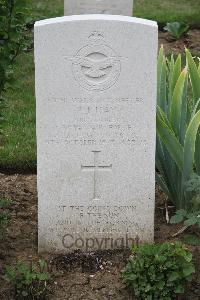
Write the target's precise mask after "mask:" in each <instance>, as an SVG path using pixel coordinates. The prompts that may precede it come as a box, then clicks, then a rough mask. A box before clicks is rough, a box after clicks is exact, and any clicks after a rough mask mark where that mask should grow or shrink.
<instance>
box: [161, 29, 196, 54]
mask: <svg viewBox="0 0 200 300" xmlns="http://www.w3.org/2000/svg"><path fill="white" fill-rule="evenodd" d="M161 45H163V46H164V49H165V53H166V54H170V53H172V52H173V53H175V54H177V53H180V52H184V51H185V47H186V48H188V49H190V51H191V52H192V53H194V55H195V54H197V55H200V30H199V29H192V30H189V31H188V33H187V34H185V35H184V36H183V37H182V38H181V39H179V40H177V41H176V40H174V39H172V37H171V35H170V34H169V33H168V32H164V31H159V48H160V46H161Z"/></svg>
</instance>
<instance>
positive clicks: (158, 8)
mask: <svg viewBox="0 0 200 300" xmlns="http://www.w3.org/2000/svg"><path fill="white" fill-rule="evenodd" d="M133 15H134V16H135V17H140V18H146V19H151V20H156V21H157V22H158V23H159V25H161V26H162V27H163V26H164V25H165V24H166V23H167V22H173V21H178V22H185V23H187V24H189V25H190V26H192V27H198V28H200V0H153V1H150V0H135V3H134V10H133Z"/></svg>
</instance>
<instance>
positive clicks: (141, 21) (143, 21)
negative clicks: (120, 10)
mask: <svg viewBox="0 0 200 300" xmlns="http://www.w3.org/2000/svg"><path fill="white" fill-rule="evenodd" d="M93 20H95V21H98V20H99V21H101V20H102V21H122V22H129V23H134V24H140V25H147V26H152V27H156V28H157V27H158V25H157V22H156V21H151V20H147V19H142V18H135V17H128V16H121V15H102V14H90V15H72V16H64V17H57V18H51V19H45V20H41V21H36V22H35V26H34V27H35V28H36V27H40V26H44V25H51V24H59V23H65V22H66V23H67V22H71V21H93Z"/></svg>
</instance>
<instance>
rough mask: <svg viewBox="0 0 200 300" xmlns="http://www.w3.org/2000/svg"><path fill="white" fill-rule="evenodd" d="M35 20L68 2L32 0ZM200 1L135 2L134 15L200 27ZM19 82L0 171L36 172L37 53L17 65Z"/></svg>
mask: <svg viewBox="0 0 200 300" xmlns="http://www.w3.org/2000/svg"><path fill="white" fill-rule="evenodd" d="M27 3H29V4H30V5H31V7H32V12H33V13H32V16H31V18H33V17H34V19H43V18H50V17H55V16H61V15H63V7H64V0H43V1H39V0H37V1H36V0H35V1H31V0H28V1H27ZM199 7H200V3H199V0H190V1H189V0H168V1H166V0H165V1H163V0H153V1H149V0H135V4H134V16H137V17H143V18H148V19H155V20H157V21H158V22H159V23H161V24H163V23H166V22H167V21H185V22H188V23H190V24H191V25H196V26H197V25H199V27H200V12H199V11H200V8H199ZM14 77H15V79H16V81H15V84H14V85H13V88H12V90H8V91H7V92H6V94H5V98H6V107H5V109H4V112H3V113H4V119H5V121H4V123H3V131H4V142H3V145H2V146H1V148H0V170H2V171H5V170H10V171H11V170H12V171H35V169H36V138H35V136H36V135H35V96H34V62H33V53H32V51H31V52H29V53H23V54H21V55H20V56H19V57H18V59H17V62H16V64H15V66H14Z"/></svg>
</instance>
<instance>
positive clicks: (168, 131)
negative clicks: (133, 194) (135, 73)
mask: <svg viewBox="0 0 200 300" xmlns="http://www.w3.org/2000/svg"><path fill="white" fill-rule="evenodd" d="M199 125H200V66H198V65H197V64H196V63H195V61H194V59H193V58H192V56H191V53H190V52H189V51H188V50H187V49H186V67H185V68H184V69H183V70H182V62H181V55H179V56H178V57H177V59H176V60H174V57H173V55H172V56H171V59H167V58H166V57H165V55H164V51H163V48H161V49H160V52H159V56H158V90H157V149H156V168H157V170H158V171H159V173H157V183H158V184H159V185H160V187H161V188H162V190H163V191H164V192H165V193H166V195H167V196H168V198H169V199H170V200H171V201H172V202H173V203H174V205H175V206H176V208H177V209H181V208H183V209H188V208H189V206H190V205H191V193H190V192H188V191H187V188H186V183H187V182H188V180H190V178H191V176H192V174H194V173H197V174H198V175H200V130H199Z"/></svg>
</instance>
